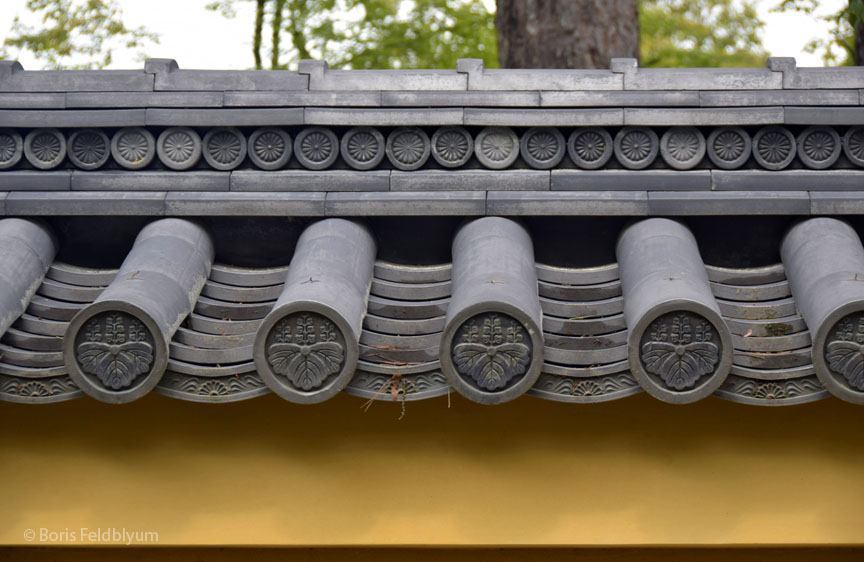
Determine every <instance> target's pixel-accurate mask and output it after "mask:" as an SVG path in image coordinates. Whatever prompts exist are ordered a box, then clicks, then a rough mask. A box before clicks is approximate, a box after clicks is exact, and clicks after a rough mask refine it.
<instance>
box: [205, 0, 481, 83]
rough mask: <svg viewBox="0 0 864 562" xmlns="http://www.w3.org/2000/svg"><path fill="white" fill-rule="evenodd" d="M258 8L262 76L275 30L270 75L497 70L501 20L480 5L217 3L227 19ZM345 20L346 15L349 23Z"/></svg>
mask: <svg viewBox="0 0 864 562" xmlns="http://www.w3.org/2000/svg"><path fill="white" fill-rule="evenodd" d="M251 1H254V2H256V4H257V6H256V8H257V9H258V10H259V11H258V14H260V15H261V19H260V20H258V19H256V23H255V28H254V30H253V37H254V38H255V40H253V55H254V57H255V61H256V68H262V64H261V62H260V61H261V60H262V58H263V57H261V49H262V45H261V41H260V38H261V37H262V36H263V27H264V26H269V27H270V29H271V33H270V36H271V39H270V57H269V58H270V68H274V69H275V68H286V67H288V66H294V65H295V64H296V62H297V61H299V60H300V59H306V58H323V59H326V60H327V61H328V62H329V63H330V64H331V65H332V66H333V67H336V68H453V67H455V66H456V59H459V58H464V57H479V58H484V59H485V60H486V64H487V66H489V67H495V66H497V62H498V49H497V46H498V45H497V35H496V33H495V18H494V15H493V14H491V13H489V11H488V10H486V8H485V7H484V6H483V3H482V2H481V0H414V1H413V2H403V1H401V0H219V1H215V2H211V3H210V4H208V5H207V8H208V9H210V10H217V11H219V12H221V13H222V14H223V15H225V16H226V17H233V16H234V15H235V14H236V9H235V4H236V3H238V2H251ZM346 14H347V15H346Z"/></svg>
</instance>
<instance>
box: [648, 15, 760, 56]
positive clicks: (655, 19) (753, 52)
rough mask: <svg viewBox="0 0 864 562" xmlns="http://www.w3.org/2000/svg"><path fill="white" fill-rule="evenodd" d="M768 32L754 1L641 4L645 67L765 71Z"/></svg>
mask: <svg viewBox="0 0 864 562" xmlns="http://www.w3.org/2000/svg"><path fill="white" fill-rule="evenodd" d="M764 26H765V23H764V22H763V21H762V20H760V19H759V17H758V16H757V14H756V6H755V4H754V2H752V1H744V2H738V1H736V0H700V1H698V2H693V1H689V0H642V1H641V3H640V6H639V34H640V35H639V43H640V48H639V50H640V59H641V61H640V66H648V67H651V66H654V67H758V66H764V65H765V60H766V58H767V57H768V53H767V52H766V51H765V49H764V48H763V47H762V39H761V37H760V33H761V31H762V30H763V28H764Z"/></svg>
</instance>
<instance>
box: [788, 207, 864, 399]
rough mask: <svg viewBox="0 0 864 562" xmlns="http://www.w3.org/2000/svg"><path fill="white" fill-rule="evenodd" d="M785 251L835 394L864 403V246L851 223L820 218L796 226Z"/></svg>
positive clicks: (822, 373) (816, 354)
mask: <svg viewBox="0 0 864 562" xmlns="http://www.w3.org/2000/svg"><path fill="white" fill-rule="evenodd" d="M780 256H781V258H782V259H783V265H784V266H785V267H786V276H787V278H788V279H789V285H790V287H791V289H792V295H793V296H794V297H795V302H796V303H797V305H798V310H800V311H801V315H802V316H803V317H804V321H805V322H806V323H807V327H808V328H809V329H810V334H811V336H812V338H813V348H812V354H813V366H814V367H815V369H816V375H817V376H818V377H819V380H820V381H821V382H822V384H823V385H824V386H825V388H827V389H828V390H829V391H830V392H831V393H832V394H834V395H835V396H837V397H839V398H842V399H844V400H848V401H850V402H855V403H858V404H864V248H862V246H861V239H860V238H859V237H858V234H856V232H855V231H854V230H853V229H852V227H851V226H849V225H848V224H846V223H845V222H843V221H840V220H837V219H831V218H815V219H809V220H806V221H804V222H801V223H798V224H797V225H795V226H794V227H792V228H791V229H790V230H789V232H788V233H787V234H786V236H785V237H784V238H783V242H782V244H781V246H780Z"/></svg>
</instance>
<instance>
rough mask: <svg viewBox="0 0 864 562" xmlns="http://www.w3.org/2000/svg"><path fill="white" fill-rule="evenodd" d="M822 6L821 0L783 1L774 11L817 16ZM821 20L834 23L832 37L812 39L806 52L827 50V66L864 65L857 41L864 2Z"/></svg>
mask: <svg viewBox="0 0 864 562" xmlns="http://www.w3.org/2000/svg"><path fill="white" fill-rule="evenodd" d="M819 5H820V4H819V0H783V1H782V2H780V4H779V5H778V6H777V7H776V8H774V10H773V11H776V12H801V13H804V14H807V15H813V13H814V12H815V11H816V10H817V9H818V8H819ZM820 17H821V19H823V20H825V21H827V22H828V23H829V24H830V26H831V27H830V33H831V36H830V37H829V38H828V39H813V40H811V41H810V42H808V43H807V45H806V46H805V47H804V50H805V51H807V52H808V53H815V52H816V51H819V50H821V51H823V52H822V61H823V62H824V63H825V64H826V65H837V64H841V65H849V66H851V65H855V64H864V61H857V63H856V61H855V39H856V33H857V32H858V30H859V29H860V27H861V22H862V21H864V0H849V3H848V4H846V5H844V6H843V8H841V9H840V10H839V11H837V12H835V13H833V14H829V15H827V16H820Z"/></svg>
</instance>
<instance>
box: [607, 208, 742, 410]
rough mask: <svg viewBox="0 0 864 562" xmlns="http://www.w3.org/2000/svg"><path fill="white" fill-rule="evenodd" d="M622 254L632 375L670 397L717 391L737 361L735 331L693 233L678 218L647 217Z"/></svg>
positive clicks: (627, 236)
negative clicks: (718, 299)
mask: <svg viewBox="0 0 864 562" xmlns="http://www.w3.org/2000/svg"><path fill="white" fill-rule="evenodd" d="M617 255H618V263H619V267H620V271H621V288H622V291H623V293H624V318H625V321H626V322H627V328H628V330H629V332H630V333H629V336H628V345H629V361H630V368H631V370H632V372H633V375H634V376H635V377H636V379H637V380H638V381H639V383H640V384H641V385H642V387H643V388H644V389H645V390H646V391H647V392H649V393H650V394H651V395H653V396H655V397H656V398H659V399H660V400H663V401H666V402H671V403H676V404H683V403H688V402H694V401H696V400H699V399H701V398H704V397H705V396H708V395H709V394H711V393H712V392H714V391H715V390H716V389H717V388H718V387H719V386H720V385H721V384H722V383H723V381H724V380H725V379H726V376H727V375H728V374H729V369H730V367H731V365H732V356H733V351H732V336H731V334H730V333H729V329H728V328H727V327H726V324H725V322H724V321H723V318H722V317H721V314H720V309H719V307H718V305H717V302H716V301H715V300H714V295H713V294H712V292H711V287H710V284H709V282H708V276H707V274H706V272H705V265H704V264H703V262H702V257H701V256H700V254H699V248H698V246H697V245H696V240H695V238H694V237H693V234H692V233H691V232H690V230H689V229H687V227H685V226H684V225H682V224H680V223H678V222H675V221H672V220H668V219H661V218H653V219H647V220H643V221H640V222H638V223H635V224H633V225H631V226H630V227H628V228H626V229H625V230H624V232H622V234H621V236H620V238H619V239H618V247H617Z"/></svg>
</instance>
